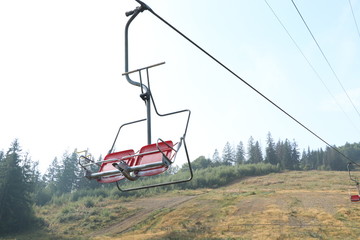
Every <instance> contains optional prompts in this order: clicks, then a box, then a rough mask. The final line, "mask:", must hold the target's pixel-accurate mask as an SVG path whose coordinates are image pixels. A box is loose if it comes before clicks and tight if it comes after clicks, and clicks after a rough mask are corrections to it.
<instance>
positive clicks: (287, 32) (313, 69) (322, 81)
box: [264, 0, 360, 132]
mask: <svg viewBox="0 0 360 240" xmlns="http://www.w3.org/2000/svg"><path fill="white" fill-rule="evenodd" d="M264 1H265V3H266V5H267V6H268V7H269V9H270V10H271V12H272V13H273V14H274V16H275V18H276V19H277V21H278V22H279V23H280V25H281V26H282V27H283V29H284V30H285V32H286V34H287V35H288V36H289V37H290V39H291V41H292V42H293V43H294V45H295V47H296V48H297V49H298V50H299V52H300V53H301V55H302V56H303V57H304V59H305V61H306V62H307V64H308V65H309V66H310V68H311V69H312V71H313V72H314V73H315V75H316V76H317V78H318V79H319V80H320V81H321V83H322V84H323V86H324V87H325V88H326V90H327V91H328V93H329V94H330V96H331V97H332V98H333V100H334V101H335V103H336V104H337V105H338V107H339V108H340V109H341V111H342V112H343V113H344V115H345V116H346V117H347V119H348V120H349V122H350V123H351V124H352V125H353V127H354V128H355V129H356V130H357V131H358V132H360V130H359V128H358V127H357V126H356V125H355V124H354V122H353V121H352V120H351V118H350V117H349V115H348V114H347V113H346V112H345V110H344V109H343V108H342V107H341V105H340V103H339V102H338V101H337V99H336V98H335V96H334V95H333V94H332V93H331V91H330V89H329V88H328V87H327V85H326V83H325V82H324V80H323V79H322V77H321V76H320V74H319V73H318V72H317V71H316V69H315V67H314V66H313V65H312V64H311V62H310V60H309V59H308V58H307V57H306V56H305V54H304V52H303V51H302V50H301V48H300V46H299V45H298V44H297V42H296V41H295V39H294V38H293V37H292V36H291V34H290V32H289V31H288V29H287V28H286V27H285V25H284V24H283V22H282V21H281V20H280V18H279V17H278V16H277V14H276V13H275V11H274V9H273V8H272V7H271V6H270V4H269V3H268V2H267V1H266V0H264Z"/></svg>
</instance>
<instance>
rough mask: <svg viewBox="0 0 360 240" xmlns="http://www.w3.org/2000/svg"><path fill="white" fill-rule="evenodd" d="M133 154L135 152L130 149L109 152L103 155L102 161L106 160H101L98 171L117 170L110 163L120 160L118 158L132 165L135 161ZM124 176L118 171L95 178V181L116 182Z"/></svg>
mask: <svg viewBox="0 0 360 240" xmlns="http://www.w3.org/2000/svg"><path fill="white" fill-rule="evenodd" d="M134 154H135V152H134V150H132V149H130V150H125V151H121V152H114V153H109V154H108V155H106V156H105V158H104V161H106V160H107V161H106V162H103V163H102V164H101V167H100V169H99V172H106V171H111V170H117V169H116V168H115V167H114V166H113V165H112V164H113V163H115V162H120V160H123V161H124V162H125V163H126V164H127V165H129V166H133V164H134V161H135V157H133V155H134ZM128 156H132V157H128ZM127 157H128V158H127ZM124 178H125V177H124V176H123V175H122V174H121V173H118V174H114V175H109V176H104V177H101V178H99V179H97V181H98V182H101V183H112V182H117V181H119V180H122V179H124Z"/></svg>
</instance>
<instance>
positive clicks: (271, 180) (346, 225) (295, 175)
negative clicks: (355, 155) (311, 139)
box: [112, 171, 360, 239]
mask: <svg viewBox="0 0 360 240" xmlns="http://www.w3.org/2000/svg"><path fill="white" fill-rule="evenodd" d="M349 184H350V183H349V181H348V176H347V173H346V172H318V171H311V172H286V173H281V174H270V175H267V176H261V177H251V178H247V179H244V180H243V181H240V182H237V183H235V184H232V185H229V186H227V187H225V188H221V189H217V190H211V191H206V192H204V193H203V194H201V195H198V196H197V197H196V198H194V199H192V200H190V201H188V202H186V203H184V204H182V205H180V206H177V207H176V208H171V209H166V211H165V210H163V211H162V212H159V213H158V215H156V216H154V217H153V218H151V219H146V220H144V222H143V224H142V225H141V226H138V228H136V229H134V230H133V231H129V232H126V233H123V234H122V235H118V236H113V238H112V239H357V238H358V237H359V236H360V221H359V220H360V219H359V218H360V205H358V204H356V203H351V202H350V201H349V195H348V189H349V186H350V185H349ZM354 190H355V189H354Z"/></svg>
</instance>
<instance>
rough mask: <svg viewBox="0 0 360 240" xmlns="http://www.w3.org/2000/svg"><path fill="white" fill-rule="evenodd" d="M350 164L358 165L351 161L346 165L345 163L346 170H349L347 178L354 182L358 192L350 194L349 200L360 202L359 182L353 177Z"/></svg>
mask: <svg viewBox="0 0 360 240" xmlns="http://www.w3.org/2000/svg"><path fill="white" fill-rule="evenodd" d="M352 164H354V165H356V166H358V167H360V166H359V165H358V164H356V163H352V162H349V163H348V165H347V169H348V172H349V178H350V180H351V181H353V182H355V184H356V189H357V193H358V194H350V201H351V202H360V183H359V180H358V178H357V177H355V176H354V175H353V174H351V165H352Z"/></svg>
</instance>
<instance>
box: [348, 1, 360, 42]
mask: <svg viewBox="0 0 360 240" xmlns="http://www.w3.org/2000/svg"><path fill="white" fill-rule="evenodd" d="M349 5H350V9H351V13H352V16H353V19H354V23H355V26H356V30H357V33H358V36H359V38H360V30H359V26H358V24H357V21H356V18H355V14H354V10H353V7H352V5H351V0H349Z"/></svg>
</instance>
